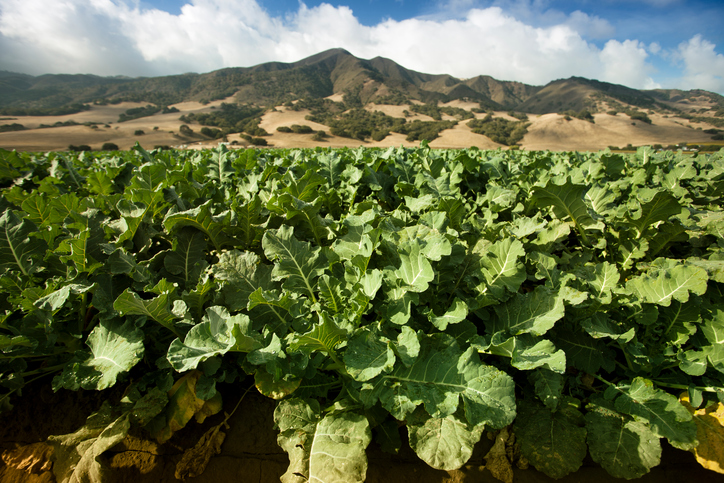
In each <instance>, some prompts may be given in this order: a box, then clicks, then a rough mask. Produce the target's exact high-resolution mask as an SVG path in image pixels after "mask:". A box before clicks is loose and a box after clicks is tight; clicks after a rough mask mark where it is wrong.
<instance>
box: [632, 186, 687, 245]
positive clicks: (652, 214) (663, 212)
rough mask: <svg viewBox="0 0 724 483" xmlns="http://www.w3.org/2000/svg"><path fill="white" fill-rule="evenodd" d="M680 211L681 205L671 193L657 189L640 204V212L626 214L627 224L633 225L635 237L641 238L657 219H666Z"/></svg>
mask: <svg viewBox="0 0 724 483" xmlns="http://www.w3.org/2000/svg"><path fill="white" fill-rule="evenodd" d="M679 213H681V205H679V202H678V201H677V200H676V198H674V197H673V196H672V195H671V194H669V193H667V192H665V191H659V192H657V193H656V195H654V197H653V199H651V200H650V201H649V202H647V203H645V204H643V205H641V214H640V215H639V216H638V217H636V218H633V217H631V216H630V214H627V216H626V218H627V219H628V224H629V225H631V226H633V227H634V229H635V230H636V232H637V238H641V237H642V236H643V234H644V233H645V232H646V230H647V229H648V228H649V227H650V226H651V225H653V224H655V223H657V222H659V221H666V220H668V219H669V218H670V217H672V216H674V215H678V214H679Z"/></svg>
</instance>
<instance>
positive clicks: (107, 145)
mask: <svg viewBox="0 0 724 483" xmlns="http://www.w3.org/2000/svg"><path fill="white" fill-rule="evenodd" d="M101 151H118V145H117V144H115V143H103V146H101Z"/></svg>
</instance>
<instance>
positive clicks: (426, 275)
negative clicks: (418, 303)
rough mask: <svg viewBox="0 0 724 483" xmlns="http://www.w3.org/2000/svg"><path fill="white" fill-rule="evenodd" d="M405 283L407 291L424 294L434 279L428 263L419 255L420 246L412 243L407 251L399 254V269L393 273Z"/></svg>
mask: <svg viewBox="0 0 724 483" xmlns="http://www.w3.org/2000/svg"><path fill="white" fill-rule="evenodd" d="M395 275H397V277H398V278H400V279H401V280H402V281H403V282H405V283H406V284H407V285H408V287H406V288H407V289H408V290H410V291H412V292H424V291H425V290H427V287H428V284H429V283H430V282H432V280H433V279H434V278H435V273H434V272H433V270H432V265H431V264H430V261H429V260H428V259H427V257H425V255H423V254H422V253H421V250H420V245H419V244H418V243H417V242H414V243H412V244H411V245H410V247H409V251H404V252H402V253H400V268H399V269H398V270H397V271H396V272H395Z"/></svg>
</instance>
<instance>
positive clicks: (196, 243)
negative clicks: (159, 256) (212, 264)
mask: <svg viewBox="0 0 724 483" xmlns="http://www.w3.org/2000/svg"><path fill="white" fill-rule="evenodd" d="M163 264H164V266H165V267H166V270H168V271H169V272H170V273H172V274H174V275H180V276H181V278H183V280H184V282H186V283H187V284H194V283H195V282H196V281H197V280H198V279H199V277H200V276H201V271H202V270H203V269H204V268H205V267H206V265H207V264H206V240H205V238H204V235H203V233H201V232H200V231H198V230H195V229H193V228H191V227H186V228H183V229H181V230H180V231H179V233H178V234H177V236H176V237H174V241H173V250H172V251H170V252H169V253H168V254H167V255H166V257H165V258H164V260H163Z"/></svg>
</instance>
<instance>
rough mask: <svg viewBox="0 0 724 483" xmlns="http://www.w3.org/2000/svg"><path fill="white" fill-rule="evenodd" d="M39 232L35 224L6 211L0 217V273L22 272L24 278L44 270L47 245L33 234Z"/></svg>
mask: <svg viewBox="0 0 724 483" xmlns="http://www.w3.org/2000/svg"><path fill="white" fill-rule="evenodd" d="M37 231H38V229H37V227H36V226H35V225H34V224H33V222H31V221H29V220H27V219H22V220H21V219H20V218H19V217H18V216H17V215H16V214H15V213H14V212H13V211H11V210H6V211H5V213H3V215H2V217H0V271H5V270H20V272H21V273H22V274H23V275H24V276H29V275H32V274H34V273H36V272H38V271H40V270H42V268H43V266H42V260H43V256H44V255H45V248H46V246H45V243H44V242H43V241H41V240H39V239H37V238H33V237H32V236H31V234H33V233H36V232H37Z"/></svg>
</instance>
